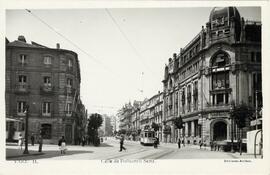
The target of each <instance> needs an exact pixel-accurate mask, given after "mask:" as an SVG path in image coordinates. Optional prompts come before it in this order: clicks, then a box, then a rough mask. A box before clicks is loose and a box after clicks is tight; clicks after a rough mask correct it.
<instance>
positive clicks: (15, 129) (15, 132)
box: [6, 118, 24, 141]
mask: <svg viewBox="0 0 270 175" xmlns="http://www.w3.org/2000/svg"><path fill="white" fill-rule="evenodd" d="M20 134H21V135H22V137H24V122H23V121H22V120H18V119H13V118H6V140H9V141H18V140H19V139H18V138H19V135H20Z"/></svg>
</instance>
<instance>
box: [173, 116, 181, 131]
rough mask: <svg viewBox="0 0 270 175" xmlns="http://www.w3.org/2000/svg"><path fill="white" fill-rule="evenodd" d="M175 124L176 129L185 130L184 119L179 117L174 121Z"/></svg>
mask: <svg viewBox="0 0 270 175" xmlns="http://www.w3.org/2000/svg"><path fill="white" fill-rule="evenodd" d="M173 123H174V125H175V127H176V128H177V129H182V128H183V124H184V123H183V120H182V117H181V116H179V117H176V118H175V119H174V120H173Z"/></svg>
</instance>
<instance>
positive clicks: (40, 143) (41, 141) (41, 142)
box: [38, 135, 43, 152]
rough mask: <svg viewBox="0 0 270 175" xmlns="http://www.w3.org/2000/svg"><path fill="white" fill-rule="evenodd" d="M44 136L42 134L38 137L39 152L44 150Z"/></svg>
mask: <svg viewBox="0 0 270 175" xmlns="http://www.w3.org/2000/svg"><path fill="white" fill-rule="evenodd" d="M42 145H43V138H42V135H39V137H38V152H42Z"/></svg>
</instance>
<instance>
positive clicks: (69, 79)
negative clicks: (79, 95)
mask: <svg viewBox="0 0 270 175" xmlns="http://www.w3.org/2000/svg"><path fill="white" fill-rule="evenodd" d="M67 86H69V87H72V79H71V78H67Z"/></svg>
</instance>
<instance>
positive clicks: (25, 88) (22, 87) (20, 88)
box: [15, 84, 30, 94]
mask: <svg viewBox="0 0 270 175" xmlns="http://www.w3.org/2000/svg"><path fill="white" fill-rule="evenodd" d="M15 93H22V94H27V93H30V86H29V85H28V84H17V85H16V86H15Z"/></svg>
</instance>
